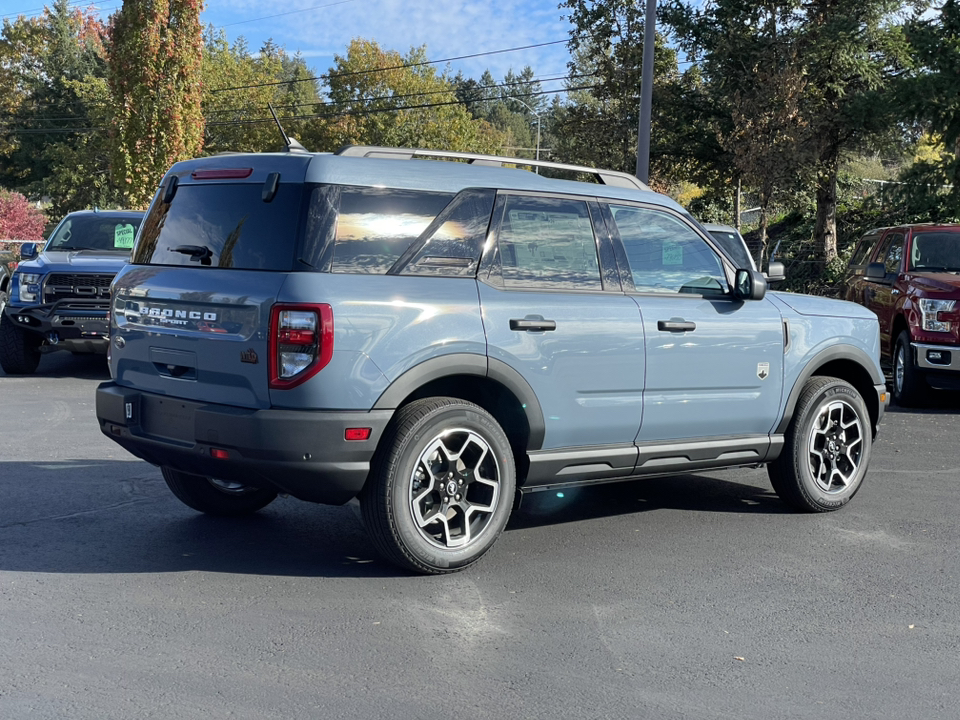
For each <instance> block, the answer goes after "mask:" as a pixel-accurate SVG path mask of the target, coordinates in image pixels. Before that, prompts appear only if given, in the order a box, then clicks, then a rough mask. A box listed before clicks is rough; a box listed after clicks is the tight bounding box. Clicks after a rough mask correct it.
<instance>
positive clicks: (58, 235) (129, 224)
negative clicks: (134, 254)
mask: <svg viewBox="0 0 960 720" xmlns="http://www.w3.org/2000/svg"><path fill="white" fill-rule="evenodd" d="M140 220H141V218H139V217H129V216H128V217H118V216H116V215H113V216H111V215H108V214H102V215H101V214H99V213H98V214H90V215H68V216H67V217H66V219H64V221H63V222H62V223H60V226H59V227H57V229H56V232H55V233H54V235H53V237H52V238H50V242H49V243H47V246H46V249H47V250H104V251H116V252H126V253H128V252H130V251H131V250H132V249H133V239H134V237H135V236H136V234H137V228H138V227H140Z"/></svg>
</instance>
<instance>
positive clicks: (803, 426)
mask: <svg viewBox="0 0 960 720" xmlns="http://www.w3.org/2000/svg"><path fill="white" fill-rule="evenodd" d="M836 399H842V400H845V401H846V402H847V403H849V404H850V405H851V406H852V407H853V408H854V410H855V411H856V413H857V416H858V418H859V420H860V429H861V433H862V434H863V439H862V440H861V442H862V445H863V452H862V453H861V456H860V464H859V465H858V466H857V472H856V474H855V476H854V479H853V481H852V482H851V483H850V484H849V485H848V486H847V487H846V488H845V489H844V490H843V491H842V492H838V493H826V492H824V491H823V490H822V489H821V488H820V486H819V485H818V484H817V481H816V479H815V478H814V476H813V472H812V470H811V469H810V461H809V459H808V456H807V447H808V446H809V444H810V434H811V432H812V431H813V426H814V423H815V422H816V419H817V417H818V416H819V414H820V410H821V409H822V408H823V405H824V404H825V403H827V402H830V401H832V400H836ZM808 407H809V409H808V411H807V413H806V415H805V417H803V418H802V420H801V422H800V423H798V425H797V435H796V437H795V443H796V445H795V447H796V457H795V459H794V462H795V463H796V467H797V475H798V477H799V480H800V488H799V489H800V491H801V492H802V493H803V494H804V495H806V496H807V497H808V498H809V500H810V501H811V502H812V503H813V504H814V505H816V506H817V507H819V508H821V509H823V510H836V509H837V508H840V507H843V506H844V505H846V504H847V503H848V502H849V501H850V499H851V498H852V497H853V496H854V495H856V494H857V491H858V490H860V487H861V485H863V479H864V477H865V476H866V474H867V468H868V467H869V465H870V454H871V450H872V445H873V443H872V435H871V426H870V413H869V412H868V411H867V406H866V403H864V401H863V398H862V397H860V394H859V393H858V392H857V391H856V390H854V389H853V388H852V387H851V386H849V385H848V384H847V383H845V382H841V381H837V382H835V383H833V384H831V385H828V386H827V387H825V388H823V389H822V390H821V391H820V392H819V393H818V394H817V395H816V399H815V400H814V401H813V402H812V403H811V404H810V405H809V406H808Z"/></svg>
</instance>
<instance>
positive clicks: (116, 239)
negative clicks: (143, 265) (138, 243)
mask: <svg viewBox="0 0 960 720" xmlns="http://www.w3.org/2000/svg"><path fill="white" fill-rule="evenodd" d="M136 234H137V231H136V229H135V228H134V227H133V225H129V224H128V225H117V226H116V228H114V230H113V247H114V248H117V249H121V250H132V249H133V238H134V236H135V235H136Z"/></svg>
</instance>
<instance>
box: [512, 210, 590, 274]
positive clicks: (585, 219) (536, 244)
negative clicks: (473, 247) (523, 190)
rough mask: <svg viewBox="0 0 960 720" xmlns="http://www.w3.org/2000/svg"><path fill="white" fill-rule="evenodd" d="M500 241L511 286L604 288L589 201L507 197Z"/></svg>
mask: <svg viewBox="0 0 960 720" xmlns="http://www.w3.org/2000/svg"><path fill="white" fill-rule="evenodd" d="M498 242H499V249H500V263H501V269H502V273H503V282H504V285H506V286H508V287H509V286H514V287H541V288H565V289H573V290H601V289H602V288H603V285H602V283H601V281H600V263H599V262H598V261H597V242H596V239H595V238H594V234H593V226H592V225H591V223H590V214H589V212H588V211H587V204H586V202H583V201H581V200H568V199H561V198H538V197H527V196H520V195H511V196H508V197H507V199H506V204H505V207H504V214H503V222H502V224H501V227H500V233H499V238H498Z"/></svg>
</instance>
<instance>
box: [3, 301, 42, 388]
mask: <svg viewBox="0 0 960 720" xmlns="http://www.w3.org/2000/svg"><path fill="white" fill-rule="evenodd" d="M42 344H43V339H42V338H41V337H40V336H39V335H37V334H36V333H32V332H29V331H28V330H24V329H23V328H19V327H17V326H16V325H15V324H14V323H13V320H11V319H10V316H9V315H7V314H6V313H3V314H2V315H0V367H2V368H3V371H4V372H5V373H7V375H30V374H31V373H33V372H35V371H36V369H37V365H39V364H40V345H42Z"/></svg>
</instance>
